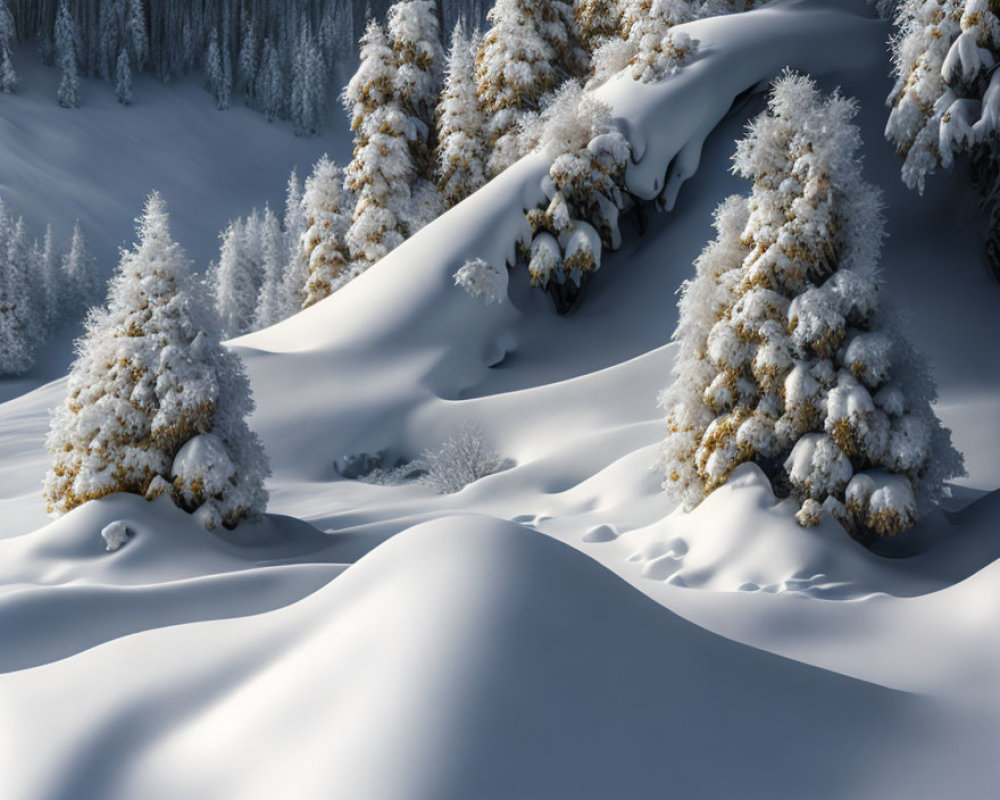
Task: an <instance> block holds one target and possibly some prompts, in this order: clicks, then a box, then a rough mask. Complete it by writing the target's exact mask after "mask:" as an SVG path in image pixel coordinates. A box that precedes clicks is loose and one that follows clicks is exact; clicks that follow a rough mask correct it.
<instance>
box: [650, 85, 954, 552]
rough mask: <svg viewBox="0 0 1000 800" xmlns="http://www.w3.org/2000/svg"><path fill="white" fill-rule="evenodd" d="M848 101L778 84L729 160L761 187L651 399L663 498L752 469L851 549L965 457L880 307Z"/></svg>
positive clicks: (804, 518)
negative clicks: (656, 414)
mask: <svg viewBox="0 0 1000 800" xmlns="http://www.w3.org/2000/svg"><path fill="white" fill-rule="evenodd" d="M855 113H856V105H855V103H854V102H853V101H851V100H847V99H845V98H843V97H841V96H840V95H839V94H834V95H832V96H831V97H828V98H825V99H824V98H823V97H821V96H820V94H819V92H818V91H817V90H816V87H815V86H814V85H813V83H812V82H811V81H810V80H808V79H806V78H803V77H800V76H798V75H794V74H788V75H785V76H784V77H782V78H781V79H780V80H779V81H777V82H776V83H775V86H774V88H773V91H772V93H771V95H770V98H769V102H768V109H767V110H766V111H765V112H764V113H763V114H761V115H760V116H759V117H758V118H757V119H756V120H755V121H754V122H753V123H752V124H751V125H750V126H749V129H748V133H747V135H746V137H745V138H744V139H742V140H741V141H740V142H738V144H737V152H736V156H735V159H734V161H735V170H736V171H737V173H738V174H740V175H742V176H744V177H746V178H749V179H751V180H753V191H752V193H751V195H750V197H749V199H747V200H743V199H741V198H730V199H729V200H728V201H726V203H725V204H724V205H723V207H722V208H721V209H720V211H719V212H718V214H717V217H716V228H717V230H718V232H719V236H718V239H717V240H716V241H715V242H713V243H712V244H710V245H709V246H708V248H706V250H705V251H704V252H703V253H702V256H701V257H700V258H699V260H698V262H697V263H696V269H697V275H696V277H695V279H694V280H693V281H691V282H689V283H687V284H685V286H684V292H683V296H682V299H681V302H680V309H681V318H680V322H679V323H678V328H677V331H676V333H675V339H676V340H677V341H678V344H679V353H678V359H677V362H676V365H675V381H674V384H673V385H672V386H671V387H669V388H668V389H667V390H666V391H665V392H664V394H663V396H662V397H661V403H662V405H663V407H664V408H665V409H666V411H667V424H668V434H667V439H666V442H665V443H664V447H663V450H662V462H661V464H662V468H663V470H664V475H665V484H664V485H665V487H666V488H667V489H668V490H670V491H671V492H672V493H673V494H674V495H675V496H676V497H677V498H678V499H679V500H680V501H681V502H682V503H683V504H684V505H685V506H686V507H687V508H690V507H692V506H694V505H695V504H697V503H698V502H700V500H701V499H702V497H704V495H705V494H706V493H708V492H711V491H712V490H713V489H715V488H716V487H717V486H719V485H721V484H722V483H724V482H725V481H726V479H727V478H728V477H729V475H730V474H731V472H732V470H733V469H734V468H735V467H736V465H738V464H740V463H743V462H747V461H752V462H755V463H757V464H758V465H759V466H761V468H762V469H763V470H764V472H765V473H766V474H767V475H768V476H769V477H770V478H771V479H772V482H773V483H774V485H775V488H776V490H777V489H780V488H781V487H782V486H783V485H784V484H785V483H786V482H788V483H790V485H791V488H792V490H793V491H794V492H795V494H796V496H797V498H798V499H799V501H800V502H801V503H802V510H801V511H800V513H799V515H798V520H799V521H800V523H802V524H803V525H810V524H815V523H816V522H817V521H818V519H819V516H818V515H819V511H820V509H821V508H822V509H825V510H827V511H828V512H829V513H830V514H832V515H833V516H834V517H835V518H836V519H838V520H839V521H840V522H841V523H842V524H843V525H844V526H845V527H846V528H847V529H848V530H849V531H850V532H851V534H852V535H853V536H855V537H856V538H858V539H859V540H861V541H865V542H869V541H871V539H872V537H874V536H877V535H886V534H893V533H897V532H899V531H901V530H904V529H905V528H908V527H910V526H911V525H913V524H914V522H915V521H916V517H917V513H918V504H924V503H933V502H934V501H936V500H937V499H938V498H939V497H940V496H941V495H942V493H943V491H944V487H943V481H944V480H946V479H947V478H949V477H952V476H954V475H957V474H959V473H960V472H961V457H960V456H959V455H958V454H957V453H956V452H955V451H954V450H953V448H952V447H951V443H950V437H949V434H948V431H947V430H946V429H944V428H942V426H941V424H940V422H939V421H938V420H937V418H936V417H935V415H934V412H933V410H932V409H931V405H930V404H931V402H932V401H933V399H934V387H933V383H932V381H931V379H930V376H929V373H928V371H927V368H926V366H925V365H924V363H923V361H922V360H921V359H920V358H919V357H918V356H917V355H916V354H915V353H914V352H913V351H912V349H911V348H910V346H909V345H908V344H907V343H906V341H905V340H904V338H903V336H902V334H901V327H900V326H899V324H898V323H897V322H896V319H895V317H894V316H893V314H892V313H891V312H889V311H888V310H886V309H885V308H884V306H883V303H882V301H881V299H880V297H879V293H880V279H879V276H878V272H877V263H878V255H879V250H880V247H881V241H882V238H883V223H882V217H881V198H880V194H879V192H878V190H877V189H876V188H875V187H873V186H871V185H870V184H867V183H865V182H864V180H863V178H862V175H861V165H860V160H859V159H858V157H857V151H858V149H859V147H860V135H859V132H858V129H857V128H856V127H855V126H854V125H853V124H852V122H851V120H852V118H853V116H854V114H855Z"/></svg>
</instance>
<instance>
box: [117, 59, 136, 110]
mask: <svg viewBox="0 0 1000 800" xmlns="http://www.w3.org/2000/svg"><path fill="white" fill-rule="evenodd" d="M115 97H116V98H117V100H118V102H119V103H121V104H122V105H126V106H127V105H131V104H132V68H131V67H130V66H129V63H128V52H127V51H126V50H125V48H124V47H123V48H122V51H121V52H120V53H119V54H118V66H117V67H116V69H115Z"/></svg>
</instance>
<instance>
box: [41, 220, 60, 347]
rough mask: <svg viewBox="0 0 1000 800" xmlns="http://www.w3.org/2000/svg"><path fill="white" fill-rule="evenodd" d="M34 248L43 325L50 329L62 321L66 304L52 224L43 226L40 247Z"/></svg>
mask: <svg viewBox="0 0 1000 800" xmlns="http://www.w3.org/2000/svg"><path fill="white" fill-rule="evenodd" d="M36 249H37V253H36V254H35V264H36V274H37V276H38V278H37V280H38V283H39V284H40V286H41V294H42V298H43V299H42V308H43V309H44V311H45V327H46V330H49V331H51V330H54V329H55V328H56V327H57V326H58V324H59V323H60V322H61V321H62V311H63V309H64V308H65V307H66V305H67V302H66V298H65V297H64V296H63V292H64V291H65V287H64V285H63V275H62V269H61V266H60V263H59V257H58V255H57V253H56V244H55V236H54V235H53V233H52V225H47V226H46V227H45V237H44V238H43V239H42V244H41V247H36Z"/></svg>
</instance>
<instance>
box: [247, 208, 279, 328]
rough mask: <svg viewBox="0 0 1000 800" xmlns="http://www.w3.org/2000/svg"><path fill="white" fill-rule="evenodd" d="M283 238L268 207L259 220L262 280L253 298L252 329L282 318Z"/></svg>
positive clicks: (264, 326)
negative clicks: (255, 304) (254, 307)
mask: <svg viewBox="0 0 1000 800" xmlns="http://www.w3.org/2000/svg"><path fill="white" fill-rule="evenodd" d="M284 245H285V239H284V236H283V234H282V232H281V223H280V222H279V221H278V217H277V216H276V215H275V213H274V212H273V211H272V210H271V209H270V208H268V207H266V206H265V208H264V218H263V219H262V220H261V234H260V256H261V262H262V265H263V272H264V278H263V281H262V282H261V286H260V292H259V293H258V295H257V308H256V311H255V312H254V320H253V328H254V330H260V329H261V328H266V327H267V326H268V325H274V323H276V322H280V321H281V320H282V319H284V318H285V315H284V313H283V312H284V308H283V303H282V299H283V298H282V285H283V279H284V272H285V266H286V263H287V262H286V260H285V256H286V255H287V253H286V251H285V246H284Z"/></svg>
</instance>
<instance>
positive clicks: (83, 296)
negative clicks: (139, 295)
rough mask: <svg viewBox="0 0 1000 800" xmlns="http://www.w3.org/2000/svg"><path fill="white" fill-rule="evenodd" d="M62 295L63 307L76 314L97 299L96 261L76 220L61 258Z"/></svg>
mask: <svg viewBox="0 0 1000 800" xmlns="http://www.w3.org/2000/svg"><path fill="white" fill-rule="evenodd" d="M62 275H63V285H64V287H65V289H64V291H65V294H64V295H63V296H64V297H66V298H67V302H66V304H64V306H63V308H64V309H65V310H66V311H67V313H70V314H78V313H80V312H81V311H82V310H84V309H86V308H88V307H89V306H90V304H91V303H93V302H94V301H95V300H96V299H97V293H98V289H99V281H98V278H97V263H96V261H95V260H94V257H93V256H92V255H91V254H90V250H89V248H88V247H87V240H86V238H85V237H84V235H83V228H81V227H80V221H79V220H77V221H76V224H75V225H74V226H73V236H72V237H71V238H70V242H69V248H68V249H67V250H66V253H65V254H64V255H63V258H62Z"/></svg>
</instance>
